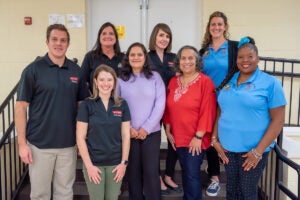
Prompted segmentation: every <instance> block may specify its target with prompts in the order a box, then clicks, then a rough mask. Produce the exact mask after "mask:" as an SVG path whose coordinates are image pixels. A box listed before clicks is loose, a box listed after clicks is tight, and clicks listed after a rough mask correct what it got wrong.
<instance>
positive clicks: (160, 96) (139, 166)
mask: <svg viewBox="0 0 300 200" xmlns="http://www.w3.org/2000/svg"><path fill="white" fill-rule="evenodd" d="M118 93H119V95H120V97H122V98H123V99H125V100H126V101H127V103H128V106H129V109H130V113H131V117H132V118H131V129H130V136H131V148H130V153H129V163H128V171H127V172H128V185H129V199H134V200H143V199H145V200H159V199H160V180H159V152H160V140H161V132H160V129H161V126H160V120H161V118H162V115H163V112H164V108H165V100H166V89H165V85H164V82H163V80H162V78H161V77H160V75H159V74H158V73H157V72H155V71H152V70H151V68H150V66H149V64H148V58H147V50H146V48H145V46H144V45H143V44H141V43H133V44H132V45H131V46H130V47H129V48H128V50H127V53H126V55H125V58H124V60H123V66H122V68H121V73H120V78H119V80H118Z"/></svg>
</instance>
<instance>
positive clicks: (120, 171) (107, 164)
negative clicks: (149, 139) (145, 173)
mask: <svg viewBox="0 0 300 200" xmlns="http://www.w3.org/2000/svg"><path fill="white" fill-rule="evenodd" d="M93 80H94V85H93V95H92V96H91V97H90V98H88V99H86V100H84V101H83V102H82V103H81V104H80V107H79V110H78V114H77V127H76V137H77V145H78V149H79V152H80V155H81V157H82V160H83V163H84V165H83V173H84V178H85V182H86V184H87V188H88V192H89V196H90V199H91V200H96V199H97V200H104V199H118V196H119V194H120V187H121V182H122V181H121V180H122V179H123V177H124V175H125V171H126V166H127V163H128V161H127V160H128V155H129V147H130V112H129V108H128V105H127V103H126V101H125V100H122V99H120V98H118V96H117V94H116V84H117V75H116V73H115V71H114V70H113V68H111V67H109V66H107V65H104V64H102V65H100V66H99V67H97V68H96V70H95V73H94V78H93Z"/></svg>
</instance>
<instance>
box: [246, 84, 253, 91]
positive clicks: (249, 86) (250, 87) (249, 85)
mask: <svg viewBox="0 0 300 200" xmlns="http://www.w3.org/2000/svg"><path fill="white" fill-rule="evenodd" d="M245 88H246V90H250V89H255V84H252V83H249V84H247V85H246V87H245Z"/></svg>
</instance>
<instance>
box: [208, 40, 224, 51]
mask: <svg viewBox="0 0 300 200" xmlns="http://www.w3.org/2000/svg"><path fill="white" fill-rule="evenodd" d="M227 48H228V40H226V41H225V42H224V43H223V44H222V45H221V46H220V48H219V49H227ZM209 49H213V47H212V46H211V44H210V45H209Z"/></svg>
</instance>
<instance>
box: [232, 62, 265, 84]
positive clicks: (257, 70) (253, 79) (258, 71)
mask: <svg viewBox="0 0 300 200" xmlns="http://www.w3.org/2000/svg"><path fill="white" fill-rule="evenodd" d="M240 73H241V72H240V71H238V72H237V73H235V74H234V76H233V77H232V79H231V81H230V82H231V84H233V85H236V84H237V79H238V77H239V75H240ZM260 73H261V71H260V69H259V67H258V66H257V68H256V70H255V71H254V73H253V74H252V75H251V77H250V78H249V79H248V80H247V81H245V82H244V83H252V82H254V81H255V79H256V77H257V76H258V75H259V74H260Z"/></svg>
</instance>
